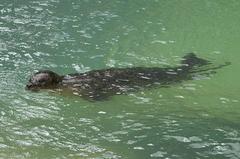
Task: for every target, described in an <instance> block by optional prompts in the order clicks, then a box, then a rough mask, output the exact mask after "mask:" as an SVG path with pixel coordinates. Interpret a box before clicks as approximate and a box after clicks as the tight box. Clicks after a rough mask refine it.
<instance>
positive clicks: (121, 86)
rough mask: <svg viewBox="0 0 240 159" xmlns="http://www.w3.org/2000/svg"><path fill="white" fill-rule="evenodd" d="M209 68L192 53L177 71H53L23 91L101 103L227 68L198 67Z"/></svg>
mask: <svg viewBox="0 0 240 159" xmlns="http://www.w3.org/2000/svg"><path fill="white" fill-rule="evenodd" d="M209 64H211V62H210V61H208V60H205V59H202V58H199V57H197V56H196V55H195V54H194V53H189V54H187V55H186V56H184V57H183V60H182V62H181V65H180V66H178V67H167V68H159V67H151V68H147V67H132V68H108V69H101V70H92V71H88V72H85V73H75V74H68V75H63V76H62V75H58V74H57V73H55V72H53V71H49V70H43V71H39V72H37V73H35V74H34V75H33V76H32V77H31V78H30V80H29V82H28V84H27V85H26V89H27V90H32V91H37V90H39V89H58V90H65V89H67V90H70V91H71V92H73V94H77V95H79V96H82V97H83V98H84V99H87V100H90V101H96V100H105V99H107V98H108V97H110V96H113V95H116V94H125V93H126V92H129V91H135V90H139V89H141V88H146V87H152V86H154V85H159V86H160V87H166V86H169V85H170V84H174V83H179V82H182V81H184V80H191V79H193V77H194V74H196V73H200V72H208V71H211V70H215V69H218V68H221V67H223V66H226V65H228V64H227V63H226V64H223V65H220V66H217V67H212V68H205V69H204V68H202V67H201V66H204V65H209ZM200 68H202V69H200Z"/></svg>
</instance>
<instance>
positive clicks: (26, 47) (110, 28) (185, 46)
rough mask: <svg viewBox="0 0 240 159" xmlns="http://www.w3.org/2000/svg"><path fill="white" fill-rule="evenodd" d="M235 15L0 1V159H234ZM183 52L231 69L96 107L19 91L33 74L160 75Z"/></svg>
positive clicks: (113, 4) (197, 2)
mask: <svg viewBox="0 0 240 159" xmlns="http://www.w3.org/2000/svg"><path fill="white" fill-rule="evenodd" d="M239 7H240V2H239V1H237V0H228V1H226V0H211V1H209V0H171V1H165V0H151V1H150V0H131V1H127V0H104V1H101V0H99V1H92V0H81V1H80V0H79V1H73V0H69V1H60V0H42V1H17V0H2V1H1V4H0V79H1V80H0V127H1V129H0V158H13V159H15V158H16V159H30V158H31V159H32V158H39V159H42V158H51V159H52V158H61V159H62V158H66V159H71V158H86V159H88V158H95V159H100V158H104V159H110V158H111V159H118V158H130V159H146V158H165V159H190V158H191V159H200V158H201V159H202V158H211V159H214V158H216V159H226V158H229V159H238V158H240V144H239V142H240V125H239V122H240V118H239V114H240V107H239V100H240V97H239V94H240V89H239V83H238V82H239V80H240V76H239V74H238V72H239V71H238V69H239V67H240V65H239V60H238V59H240V54H239V50H240V48H239V41H240V36H239V33H240V30H239V25H240V10H239ZM188 52H195V53H196V54H197V55H198V56H199V57H202V58H206V59H209V60H211V61H213V63H214V65H219V64H222V63H224V62H226V61H230V62H231V63H232V64H231V65H230V66H228V67H225V68H222V69H220V70H218V71H217V73H216V74H213V75H212V76H210V77H205V76H198V77H197V78H196V79H195V80H192V81H185V82H183V83H181V84H176V85H173V86H172V87H170V88H155V89H150V90H143V91H139V92H135V93H130V94H129V95H119V96H114V97H113V98H111V99H110V100H108V101H104V102H95V103H91V102H88V101H85V100H83V99H81V98H79V97H75V96H61V95H58V94H53V93H48V92H46V91H43V92H40V93H32V92H28V91H26V90H25V89H24V87H25V84H26V82H27V80H28V78H29V76H30V75H31V74H32V73H33V72H35V71H37V70H39V69H50V70H53V71H55V72H58V73H59V74H67V73H74V72H84V71H88V70H93V69H102V68H109V67H132V66H144V67H168V66H176V65H177V64H178V63H179V62H180V59H181V57H182V56H184V55H185V54H186V53H188Z"/></svg>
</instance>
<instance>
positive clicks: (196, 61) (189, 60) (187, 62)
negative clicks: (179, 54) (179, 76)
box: [181, 53, 211, 68]
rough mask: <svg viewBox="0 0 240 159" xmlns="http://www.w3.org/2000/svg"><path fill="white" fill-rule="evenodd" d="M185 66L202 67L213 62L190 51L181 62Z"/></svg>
mask: <svg viewBox="0 0 240 159" xmlns="http://www.w3.org/2000/svg"><path fill="white" fill-rule="evenodd" d="M181 63H182V64H183V65H184V66H185V67H189V68H192V67H200V66H204V65H208V64H211V63H210V61H208V60H205V59H202V58H199V57H197V56H196V55H195V54H194V53H188V54H187V55H185V56H183V60H182V62H181Z"/></svg>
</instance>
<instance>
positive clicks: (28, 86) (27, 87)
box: [25, 83, 33, 90]
mask: <svg viewBox="0 0 240 159" xmlns="http://www.w3.org/2000/svg"><path fill="white" fill-rule="evenodd" d="M32 86H33V85H32V83H28V84H27V85H26V87H25V88H26V89H27V90H29V89H30V88H31V87H32Z"/></svg>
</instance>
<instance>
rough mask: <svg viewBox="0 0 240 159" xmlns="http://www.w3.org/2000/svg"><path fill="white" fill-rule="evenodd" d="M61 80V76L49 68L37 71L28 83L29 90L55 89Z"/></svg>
mask: <svg viewBox="0 0 240 159" xmlns="http://www.w3.org/2000/svg"><path fill="white" fill-rule="evenodd" d="M60 82H61V76H59V75H58V74H57V73H55V72H53V71H49V70H43V71H39V72H37V73H35V74H34V75H33V76H32V77H31V78H30V79H29V82H28V83H27V85H26V89H27V90H32V91H38V90H39V89H53V88H56V87H57V85H58V84H59V83H60Z"/></svg>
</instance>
